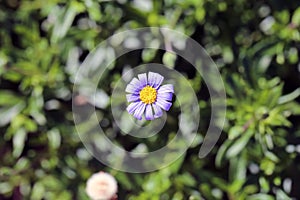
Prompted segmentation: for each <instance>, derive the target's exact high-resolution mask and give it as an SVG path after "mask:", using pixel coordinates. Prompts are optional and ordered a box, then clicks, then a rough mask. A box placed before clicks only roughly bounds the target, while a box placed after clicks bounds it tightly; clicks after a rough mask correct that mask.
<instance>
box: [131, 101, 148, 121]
mask: <svg viewBox="0 0 300 200" xmlns="http://www.w3.org/2000/svg"><path fill="white" fill-rule="evenodd" d="M145 107H146V104H144V103H142V104H140V105H139V106H138V107H137V109H136V110H135V112H134V115H133V116H134V117H135V118H137V119H138V120H141V119H142V116H143V114H144V111H145Z"/></svg>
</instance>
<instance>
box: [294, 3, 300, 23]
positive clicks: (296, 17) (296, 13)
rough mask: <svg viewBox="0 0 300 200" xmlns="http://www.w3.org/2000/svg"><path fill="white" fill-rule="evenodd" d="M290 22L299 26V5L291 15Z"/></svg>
mask: <svg viewBox="0 0 300 200" xmlns="http://www.w3.org/2000/svg"><path fill="white" fill-rule="evenodd" d="M292 23H293V24H295V25H297V26H299V25H300V7H299V8H297V9H296V10H295V12H294V14H293V16H292Z"/></svg>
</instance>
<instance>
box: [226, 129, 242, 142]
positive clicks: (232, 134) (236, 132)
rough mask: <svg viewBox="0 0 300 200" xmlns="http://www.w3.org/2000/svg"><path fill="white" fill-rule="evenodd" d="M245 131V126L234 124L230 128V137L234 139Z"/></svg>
mask: <svg viewBox="0 0 300 200" xmlns="http://www.w3.org/2000/svg"><path fill="white" fill-rule="evenodd" d="M243 132H244V128H243V127H241V126H234V127H232V128H231V129H230V130H229V133H228V138H229V139H230V140H233V139H235V138H237V137H239V136H240V135H241V134H242V133H243Z"/></svg>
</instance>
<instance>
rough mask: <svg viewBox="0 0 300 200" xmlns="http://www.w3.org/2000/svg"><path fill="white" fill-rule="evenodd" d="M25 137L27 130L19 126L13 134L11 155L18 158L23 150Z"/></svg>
mask: <svg viewBox="0 0 300 200" xmlns="http://www.w3.org/2000/svg"><path fill="white" fill-rule="evenodd" d="M26 138H27V132H26V131H25V129H23V128H20V129H19V130H18V131H17V132H16V133H15V134H14V136H13V153H12V154H13V156H14V157H15V158H18V157H19V156H20V155H21V153H22V152H23V149H24V146H25V140H26Z"/></svg>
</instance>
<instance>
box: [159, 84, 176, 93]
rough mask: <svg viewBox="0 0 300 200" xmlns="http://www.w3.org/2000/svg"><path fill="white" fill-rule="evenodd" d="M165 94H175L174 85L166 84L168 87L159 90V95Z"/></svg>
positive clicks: (164, 86)
mask: <svg viewBox="0 0 300 200" xmlns="http://www.w3.org/2000/svg"><path fill="white" fill-rule="evenodd" d="M165 92H172V93H174V88H173V85H172V84H166V85H163V86H161V87H160V88H159V89H158V93H165Z"/></svg>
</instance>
